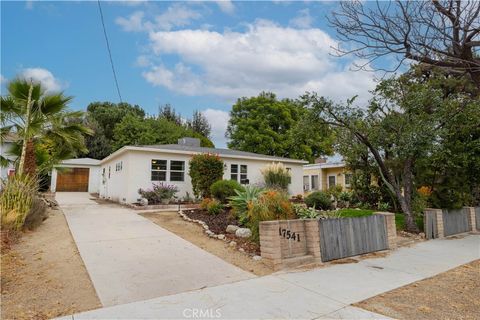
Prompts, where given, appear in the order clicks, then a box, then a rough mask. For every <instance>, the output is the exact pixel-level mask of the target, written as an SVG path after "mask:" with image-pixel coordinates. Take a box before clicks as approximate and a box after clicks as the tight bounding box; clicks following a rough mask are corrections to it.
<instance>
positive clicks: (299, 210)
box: [293, 204, 320, 219]
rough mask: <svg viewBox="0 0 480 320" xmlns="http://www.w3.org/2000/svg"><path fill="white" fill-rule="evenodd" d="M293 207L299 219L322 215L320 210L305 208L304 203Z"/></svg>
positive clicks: (314, 217)
mask: <svg viewBox="0 0 480 320" xmlns="http://www.w3.org/2000/svg"><path fill="white" fill-rule="evenodd" d="M293 209H294V211H295V214H296V216H297V218H299V219H316V218H318V217H319V216H320V212H318V211H317V210H315V209H314V208H305V207H304V206H302V205H299V204H294V205H293Z"/></svg>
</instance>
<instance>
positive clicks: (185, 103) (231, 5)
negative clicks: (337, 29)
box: [0, 1, 374, 146]
mask: <svg viewBox="0 0 480 320" xmlns="http://www.w3.org/2000/svg"><path fill="white" fill-rule="evenodd" d="M336 6H337V4H336V3H335V2H303V1H302V2H300V1H297V2H293V1H292V2H278V1H277V2H230V1H221V2H214V1H211V2H198V1H197V2H143V1H138V2H102V9H103V13H104V17H105V24H106V28H107V32H108V35H109V39H110V46H111V49H112V55H113V60H114V62H115V66H116V71H117V76H118V80H119V86H120V91H121V94H122V97H123V100H124V101H126V102H129V103H132V104H138V105H140V106H142V107H143V108H144V109H145V110H146V111H147V112H149V113H156V112H157V110H158V106H159V105H161V104H165V103H170V104H172V105H173V106H174V107H175V108H176V110H177V111H179V112H180V113H181V114H182V116H183V117H189V116H190V115H191V114H192V112H193V110H196V109H198V110H202V111H204V113H205V114H206V115H207V118H208V119H209V121H210V122H211V124H212V127H213V133H212V138H213V140H214V142H215V143H216V145H217V146H224V145H225V139H224V137H223V134H224V131H225V128H226V123H227V121H228V111H229V110H230V107H231V106H232V104H233V103H234V102H235V100H236V99H237V98H238V97H242V96H252V95H256V94H258V93H259V92H260V91H262V90H269V91H273V92H275V93H277V95H278V96H280V97H292V98H295V97H298V95H300V94H301V93H303V92H305V91H306V90H308V91H317V92H319V93H320V94H323V95H325V96H329V97H331V98H333V99H335V100H345V99H347V98H349V97H351V96H353V95H356V94H358V95H360V99H364V100H365V99H367V98H368V90H370V89H372V88H373V87H374V75H373V74H372V73H369V72H355V71H351V70H350V66H351V64H352V62H353V61H354V60H353V58H337V57H333V56H332V55H331V53H332V49H331V48H330V47H331V46H335V45H336V44H337V43H336V40H335V35H334V32H333V30H331V29H330V28H329V27H328V25H327V22H326V18H325V16H326V15H328V14H329V12H330V11H331V10H334V9H335V8H336ZM0 73H1V77H2V94H3V93H4V90H5V87H4V84H5V83H6V81H8V79H12V78H14V77H15V76H18V75H21V76H26V77H34V78H36V79H38V80H41V81H42V82H43V83H44V84H45V86H46V87H47V88H48V89H49V90H51V91H58V90H61V91H64V92H65V93H66V94H68V95H72V96H74V100H73V102H72V108H74V109H85V108H86V106H87V105H88V104H89V103H90V102H92V101H112V102H118V100H119V99H118V95H117V93H116V89H115V86H114V81H113V76H112V71H111V66H110V63H109V60H108V55H107V50H106V45H105V40H104V35H103V30H102V27H101V23H100V17H99V11H98V5H97V2H96V1H78V2H73V1H72V2H40V1H33V2H5V1H2V2H1V70H0Z"/></svg>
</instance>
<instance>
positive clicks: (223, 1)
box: [216, 0, 235, 14]
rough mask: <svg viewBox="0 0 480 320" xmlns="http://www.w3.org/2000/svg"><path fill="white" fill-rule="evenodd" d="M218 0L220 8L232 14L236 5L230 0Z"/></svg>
mask: <svg viewBox="0 0 480 320" xmlns="http://www.w3.org/2000/svg"><path fill="white" fill-rule="evenodd" d="M216 2H217V5H218V7H219V8H220V10H222V11H223V12H225V13H228V14H232V13H233V12H234V11H235V5H234V4H233V2H232V1H230V0H220V1H216Z"/></svg>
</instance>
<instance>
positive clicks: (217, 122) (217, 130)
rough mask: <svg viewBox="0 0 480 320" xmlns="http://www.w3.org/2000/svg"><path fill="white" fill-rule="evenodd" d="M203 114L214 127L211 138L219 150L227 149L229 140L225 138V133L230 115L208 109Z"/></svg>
mask: <svg viewBox="0 0 480 320" xmlns="http://www.w3.org/2000/svg"><path fill="white" fill-rule="evenodd" d="M202 113H203V115H204V116H205V118H207V120H208V122H209V123H210V125H211V126H212V133H211V137H212V140H213V141H214V142H215V146H216V147H217V148H224V147H226V145H227V138H225V132H226V131H227V126H228V120H230V114H229V113H228V112H226V111H223V110H218V109H206V110H203V111H202Z"/></svg>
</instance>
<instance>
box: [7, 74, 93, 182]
mask: <svg viewBox="0 0 480 320" xmlns="http://www.w3.org/2000/svg"><path fill="white" fill-rule="evenodd" d="M7 90H8V95H7V96H4V97H2V98H1V113H2V117H1V120H2V129H1V131H2V136H3V135H5V134H8V133H15V134H17V135H19V136H20V137H21V139H20V140H19V141H18V142H17V144H18V148H16V149H17V150H18V155H19V157H20V158H19V163H18V174H20V175H22V174H24V173H26V174H31V175H34V174H36V173H37V168H36V165H37V160H38V159H37V157H36V149H37V147H39V146H42V145H43V146H44V145H46V144H50V145H53V146H54V147H55V148H58V149H62V150H63V151H64V152H62V153H51V154H48V155H49V163H51V164H53V163H56V162H58V161H60V160H63V159H65V158H64V157H63V156H64V155H65V154H68V155H72V154H76V152H77V150H78V149H80V150H81V149H82V148H85V145H84V140H83V136H84V135H86V134H91V131H90V130H89V129H88V128H86V127H85V126H83V125H82V124H81V123H80V121H81V118H82V117H83V113H81V112H78V111H69V110H68V103H69V102H70V101H71V99H72V98H71V97H66V96H64V95H63V94H61V93H60V94H46V93H45V90H44V88H42V86H41V84H40V83H34V82H33V81H31V80H29V81H27V80H25V79H16V80H13V81H11V82H10V83H9V84H8V85H7ZM71 121H73V122H71ZM67 151H68V152H67ZM46 167H47V168H49V167H50V166H49V165H48V166H46Z"/></svg>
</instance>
